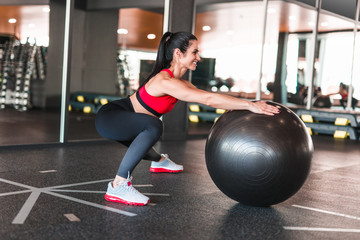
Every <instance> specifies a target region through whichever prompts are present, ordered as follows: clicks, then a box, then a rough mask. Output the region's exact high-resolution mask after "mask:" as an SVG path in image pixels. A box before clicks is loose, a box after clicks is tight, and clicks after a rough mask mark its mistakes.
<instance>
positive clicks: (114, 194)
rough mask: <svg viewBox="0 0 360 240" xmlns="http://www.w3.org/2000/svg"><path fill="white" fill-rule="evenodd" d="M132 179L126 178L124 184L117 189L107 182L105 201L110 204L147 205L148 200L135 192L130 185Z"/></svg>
mask: <svg viewBox="0 0 360 240" xmlns="http://www.w3.org/2000/svg"><path fill="white" fill-rule="evenodd" d="M131 180H132V177H128V178H127V179H126V181H125V182H123V183H122V184H121V185H119V186H118V187H117V188H113V186H112V183H111V182H109V184H108V189H107V191H106V194H105V199H106V200H107V201H111V202H119V203H124V204H128V205H137V206H144V205H146V204H148V203H149V201H150V199H149V198H148V197H147V196H145V195H144V194H142V193H140V192H139V191H138V190H136V189H135V188H134V187H133V185H132V184H131Z"/></svg>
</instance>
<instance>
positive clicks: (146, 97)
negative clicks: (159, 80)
mask: <svg viewBox="0 0 360 240" xmlns="http://www.w3.org/2000/svg"><path fill="white" fill-rule="evenodd" d="M162 71H165V72H167V73H169V74H170V76H171V77H174V75H173V73H172V72H171V71H170V70H169V69H163V70H161V72H162ZM136 98H137V100H138V101H139V102H140V104H141V105H142V106H143V107H144V108H145V109H146V110H148V111H149V112H151V113H152V114H154V115H155V116H157V117H160V116H161V115H163V114H165V113H168V112H170V111H171V110H172V109H173V108H174V106H175V103H177V101H178V100H177V99H176V98H174V97H172V96H170V95H165V96H161V97H154V96H151V95H150V94H149V93H148V92H147V91H146V88H145V85H144V86H142V87H141V88H140V89H139V90H138V91H137V92H136Z"/></svg>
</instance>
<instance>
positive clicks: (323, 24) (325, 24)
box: [320, 22, 329, 27]
mask: <svg viewBox="0 0 360 240" xmlns="http://www.w3.org/2000/svg"><path fill="white" fill-rule="evenodd" d="M320 25H321V26H322V27H327V26H329V23H327V22H322V23H321V24H320Z"/></svg>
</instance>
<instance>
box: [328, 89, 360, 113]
mask: <svg viewBox="0 0 360 240" xmlns="http://www.w3.org/2000/svg"><path fill="white" fill-rule="evenodd" d="M336 94H340V96H341V99H340V104H341V106H342V107H343V108H344V109H346V106H347V101H348V95H349V86H348V85H346V84H344V83H342V82H341V83H340V85H339V91H338V92H336V93H330V94H327V95H326V96H328V97H329V96H332V95H336ZM357 104H358V100H357V99H356V98H354V97H352V98H351V107H352V109H354V110H355V108H356V106H357Z"/></svg>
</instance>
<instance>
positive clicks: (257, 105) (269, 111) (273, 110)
mask: <svg viewBox="0 0 360 240" xmlns="http://www.w3.org/2000/svg"><path fill="white" fill-rule="evenodd" d="M250 104H251V105H250V108H249V110H250V111H251V112H254V113H260V114H266V115H271V116H273V115H275V114H277V113H279V112H280V109H279V108H277V107H275V106H273V105H270V104H267V103H266V102H265V101H257V102H250Z"/></svg>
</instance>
